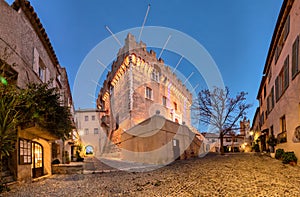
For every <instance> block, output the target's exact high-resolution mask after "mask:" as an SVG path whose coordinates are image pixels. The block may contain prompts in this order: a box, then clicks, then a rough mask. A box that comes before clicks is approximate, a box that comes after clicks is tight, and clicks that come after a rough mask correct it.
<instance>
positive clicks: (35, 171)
mask: <svg viewBox="0 0 300 197" xmlns="http://www.w3.org/2000/svg"><path fill="white" fill-rule="evenodd" d="M43 155H44V152H43V146H42V145H41V144H39V143H37V142H33V143H32V158H33V160H32V177H33V178H37V177H40V176H43V174H44V161H43Z"/></svg>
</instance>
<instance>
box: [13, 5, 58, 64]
mask: <svg viewBox="0 0 300 197" xmlns="http://www.w3.org/2000/svg"><path fill="white" fill-rule="evenodd" d="M11 7H12V8H13V9H15V10H16V11H18V10H19V9H20V8H21V9H22V10H23V11H24V13H25V15H26V16H27V18H28V20H29V21H30V23H31V25H32V27H33V28H34V30H35V31H36V33H37V35H38V36H39V38H40V40H41V41H42V43H43V45H44V47H45V48H46V50H47V52H48V54H49V56H50V58H51V60H52V61H53V63H54V65H55V66H58V65H59V62H58V59H57V57H56V54H55V52H54V49H53V47H52V45H51V42H50V39H49V37H48V35H47V33H46V31H45V28H44V27H43V25H42V23H41V21H40V19H39V17H38V15H37V14H36V12H35V11H34V9H33V7H32V6H31V5H30V2H29V1H27V0H15V1H14V3H13V4H12V5H11Z"/></svg>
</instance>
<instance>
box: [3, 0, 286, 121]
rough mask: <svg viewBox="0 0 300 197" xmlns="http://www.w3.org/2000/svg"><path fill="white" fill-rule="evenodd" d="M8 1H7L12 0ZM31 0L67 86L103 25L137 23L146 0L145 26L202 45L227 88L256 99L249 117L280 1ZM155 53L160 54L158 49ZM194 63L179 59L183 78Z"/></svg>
mask: <svg viewBox="0 0 300 197" xmlns="http://www.w3.org/2000/svg"><path fill="white" fill-rule="evenodd" d="M7 2H8V3H9V4H10V3H11V2H12V1H11V0H7ZM30 2H31V4H32V6H33V7H34V9H35V11H36V12H37V14H38V16H39V18H40V19H41V22H42V24H43V25H44V27H45V29H46V32H47V34H48V36H49V38H50V40H51V43H52V45H53V47H54V50H55V52H56V55H57V57H58V59H59V62H60V64H61V65H62V66H64V67H66V69H67V71H68V75H69V81H70V86H71V89H72V88H73V83H74V79H75V76H76V73H77V71H78V68H79V67H80V65H81V63H82V61H83V59H84V58H85V56H86V55H87V54H88V53H89V51H90V50H91V49H92V48H94V47H95V46H96V45H97V44H98V43H100V42H101V41H102V40H104V39H105V38H107V37H109V36H110V33H109V32H108V31H107V30H106V29H105V25H108V26H109V28H110V29H111V30H112V31H113V32H114V33H117V32H120V31H123V30H125V29H129V28H134V27H139V26H141V25H142V23H143V19H144V16H145V13H146V10H147V5H148V4H149V3H150V4H151V8H150V12H149V15H148V18H147V21H146V24H145V25H146V26H164V27H169V28H173V29H176V30H179V31H181V32H183V33H185V34H188V35H189V36H191V37H193V38H194V39H195V40H197V41H198V42H199V43H200V44H202V45H203V46H204V47H205V49H206V50H207V51H208V52H209V53H210V55H211V56H212V58H213V59H214V61H215V62H216V64H217V66H218V68H219V70H220V72H221V74H222V77H223V80H224V83H225V85H226V86H228V87H229V89H230V91H231V93H232V94H233V95H235V94H236V93H237V92H239V91H246V92H248V93H249V94H248V96H247V100H248V102H249V103H252V104H254V107H252V108H251V109H250V110H249V113H248V117H249V118H250V120H252V117H253V115H254V112H255V109H256V106H257V101H256V94H257V90H258V88H259V84H260V80H261V77H262V70H263V67H264V64H265V60H266V56H267V52H268V48H269V45H270V41H271V38H272V34H273V30H274V27H275V23H276V20H277V17H278V14H279V11H280V7H281V4H282V0H223V1H221V0H209V1H208V0H207V1H204V0H199V1H196V0H195V1H183V0H181V1H179V0H174V1H166V0H163V1H158V0H157V1H144V0H136V1H130V0H129V1H122V0H117V1H116V0H112V1H99V0H89V1H85V0H72V1H71V0H63V1H61V0H60V1H59V0H51V1H40V0H39V1H38V0H31V1H30ZM146 44H147V43H146ZM163 44H164V43H162V46H163ZM156 52H157V54H159V53H160V49H157V51H156ZM162 58H163V59H164V60H165V63H166V64H168V65H172V66H175V65H176V64H177V62H178V60H179V58H180V56H179V55H177V54H172V53H171V52H167V51H166V52H164V53H163V55H162ZM192 66H193V65H190V63H189V62H188V61H186V60H183V61H182V62H181V63H180V65H179V67H178V70H179V71H180V72H182V74H184V75H185V76H186V77H187V76H188V75H189V74H190V73H191V72H192ZM91 72H95V71H91ZM199 81H200V82H199ZM100 82H101V80H100ZM189 82H190V83H191V84H192V85H193V86H195V85H196V84H198V83H200V86H199V88H197V90H198V91H199V90H200V89H201V88H205V85H203V84H202V80H201V77H199V76H198V75H196V74H195V75H193V76H192V77H191V78H190V80H189ZM74 100H75V101H76V99H75V98H74ZM75 106H76V108H78V107H81V108H84V107H94V106H95V105H94V104H93V103H92V98H91V97H89V96H87V99H86V103H85V104H83V103H80V104H78V103H76V102H75Z"/></svg>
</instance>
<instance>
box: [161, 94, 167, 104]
mask: <svg viewBox="0 0 300 197" xmlns="http://www.w3.org/2000/svg"><path fill="white" fill-rule="evenodd" d="M162 104H163V106H167V97H165V96H163V97H162Z"/></svg>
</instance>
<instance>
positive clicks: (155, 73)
mask: <svg viewBox="0 0 300 197" xmlns="http://www.w3.org/2000/svg"><path fill="white" fill-rule="evenodd" d="M151 79H152V80H154V81H157V82H159V72H158V71H156V70H155V69H154V70H153V71H152V73H151Z"/></svg>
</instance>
